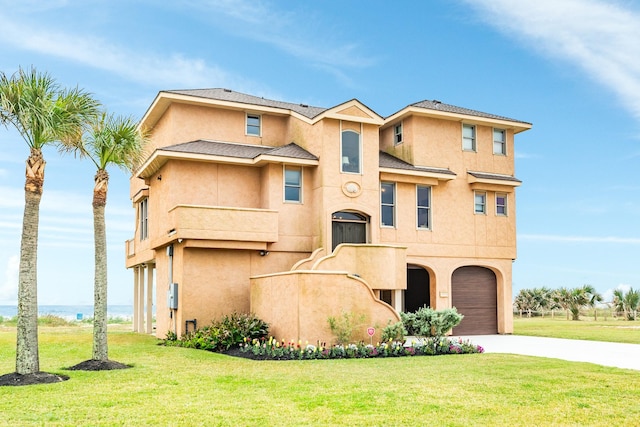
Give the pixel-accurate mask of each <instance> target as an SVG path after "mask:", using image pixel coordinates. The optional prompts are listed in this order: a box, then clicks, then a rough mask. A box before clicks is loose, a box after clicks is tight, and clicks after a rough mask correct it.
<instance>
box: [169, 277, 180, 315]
mask: <svg viewBox="0 0 640 427" xmlns="http://www.w3.org/2000/svg"><path fill="white" fill-rule="evenodd" d="M167 307H169V309H170V310H177V309H178V284H177V283H170V284H169V291H168V292H167Z"/></svg>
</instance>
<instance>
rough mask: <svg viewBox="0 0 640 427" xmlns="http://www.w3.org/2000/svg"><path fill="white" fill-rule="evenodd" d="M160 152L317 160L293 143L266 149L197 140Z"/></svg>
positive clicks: (264, 147)
mask: <svg viewBox="0 0 640 427" xmlns="http://www.w3.org/2000/svg"><path fill="white" fill-rule="evenodd" d="M161 150H163V151H174V152H179V153H192V154H208V155H212V156H223V157H236V158H242V159H254V158H256V157H258V156H259V155H261V154H266V155H269V156H276V157H289V158H295V159H307V160H318V158H317V157H316V156H314V155H313V154H311V153H309V152H308V151H307V150H305V149H304V148H302V147H300V146H299V145H297V144H295V143H293V142H292V143H290V144H287V145H285V146H282V147H268V146H264V145H247V144H235V143H231V142H220V141H206V140H198V141H191V142H184V143H182V144H176V145H170V146H168V147H163V148H161Z"/></svg>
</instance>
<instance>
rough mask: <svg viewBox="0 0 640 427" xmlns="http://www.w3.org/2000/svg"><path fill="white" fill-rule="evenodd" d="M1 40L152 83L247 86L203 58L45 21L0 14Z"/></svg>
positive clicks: (152, 84)
mask: <svg viewBox="0 0 640 427" xmlns="http://www.w3.org/2000/svg"><path fill="white" fill-rule="evenodd" d="M0 28H2V34H3V37H2V43H4V44H9V45H12V46H13V47H17V48H19V49H23V50H27V51H31V52H37V53H41V54H45V55H50V56H54V57H58V58H62V59H65V60H68V61H73V62H75V63H78V64H82V65H85V66H88V67H91V68H95V69H100V70H104V71H108V72H111V73H114V74H115V75H118V76H120V77H122V78H125V79H128V80H130V81H133V82H136V83H142V84H145V85H151V86H154V87H158V86H160V87H170V88H174V87H204V86H207V87H208V86H210V85H211V84H212V83H215V84H216V85H220V86H231V87H237V86H241V87H242V86H246V85H247V84H248V83H247V82H245V81H242V79H241V78H239V77H236V76H234V75H233V74H231V73H229V72H227V71H225V70H224V69H222V68H220V67H218V66H216V65H213V64H208V63H207V62H206V61H205V60H204V59H202V58H190V57H187V56H185V55H183V54H181V53H179V52H176V53H172V54H169V55H167V54H165V53H160V52H157V53H154V52H152V51H145V52H138V51H134V50H131V49H129V48H127V47H125V46H122V45H118V44H114V43H111V42H109V41H107V40H105V39H103V38H100V37H96V36H91V35H87V34H86V33H83V34H75V33H73V32H72V31H69V32H64V31H63V30H61V29H60V28H58V27H56V26H53V25H52V26H50V27H47V25H46V23H40V24H39V25H35V23H33V22H26V21H21V20H20V19H19V18H17V19H11V18H10V17H7V16H6V15H5V16H1V15H0Z"/></svg>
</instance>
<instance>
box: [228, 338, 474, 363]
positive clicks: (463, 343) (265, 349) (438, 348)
mask: <svg viewBox="0 0 640 427" xmlns="http://www.w3.org/2000/svg"><path fill="white" fill-rule="evenodd" d="M483 352H484V349H483V348H482V347H481V346H479V345H475V344H472V343H471V342H470V341H469V340H462V339H460V338H456V339H451V338H425V339H423V340H421V341H416V342H415V343H413V344H412V345H411V346H405V345H404V344H403V343H402V342H400V341H389V342H383V343H378V344H376V345H372V344H363V343H360V344H348V345H334V346H327V345H325V344H324V343H317V344H315V345H314V344H309V343H305V344H303V343H302V342H301V341H298V342H297V343H296V342H294V341H289V342H285V341H284V340H282V341H278V340H276V339H274V338H273V337H270V338H269V339H253V340H245V342H244V343H242V344H240V346H239V347H238V348H237V349H236V350H231V351H229V352H227V354H231V355H234V356H240V357H247V358H251V359H256V360H313V359H364V358H372V357H404V356H436V355H440V354H471V353H483Z"/></svg>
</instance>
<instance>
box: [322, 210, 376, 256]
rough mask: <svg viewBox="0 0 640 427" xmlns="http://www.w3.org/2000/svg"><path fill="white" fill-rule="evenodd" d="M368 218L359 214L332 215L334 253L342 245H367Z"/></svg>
mask: <svg viewBox="0 0 640 427" xmlns="http://www.w3.org/2000/svg"><path fill="white" fill-rule="evenodd" d="M368 222H369V219H368V217H367V216H365V215H362V214H360V213H357V212H335V213H334V214H333V215H332V226H331V236H332V239H331V240H332V246H331V250H332V251H333V250H334V249H335V248H336V246H338V245H339V244H340V243H367V223H368Z"/></svg>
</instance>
